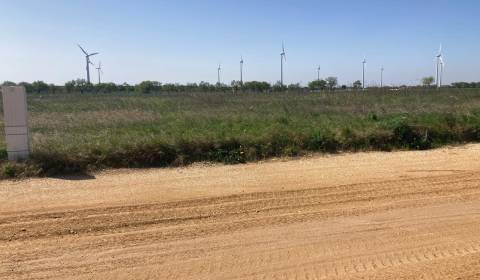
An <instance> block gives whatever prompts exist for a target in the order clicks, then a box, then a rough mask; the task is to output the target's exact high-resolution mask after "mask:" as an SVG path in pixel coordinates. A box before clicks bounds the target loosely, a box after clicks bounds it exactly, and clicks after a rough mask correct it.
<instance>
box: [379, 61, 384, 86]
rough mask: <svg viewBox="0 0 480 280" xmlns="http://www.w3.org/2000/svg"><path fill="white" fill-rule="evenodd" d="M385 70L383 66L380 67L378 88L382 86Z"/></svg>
mask: <svg viewBox="0 0 480 280" xmlns="http://www.w3.org/2000/svg"><path fill="white" fill-rule="evenodd" d="M384 70H385V68H383V66H382V68H381V69H380V88H383V71H384Z"/></svg>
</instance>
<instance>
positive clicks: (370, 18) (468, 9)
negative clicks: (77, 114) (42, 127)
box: [0, 0, 480, 85]
mask: <svg viewBox="0 0 480 280" xmlns="http://www.w3.org/2000/svg"><path fill="white" fill-rule="evenodd" d="M0 11H2V13H1V16H0V81H4V80H9V81H14V82H20V81H28V82H31V81H35V80H43V81H45V82H48V83H55V84H63V83H65V82H66V81H69V80H72V79H77V78H85V77H86V70H85V58H84V55H83V54H82V52H81V51H80V49H79V48H78V47H77V43H79V44H81V45H82V46H83V47H84V48H85V49H86V50H87V51H89V52H100V54H99V55H98V56H95V57H93V58H92V62H94V63H98V62H99V61H101V62H102V66H103V69H104V76H103V78H102V80H103V81H105V82H115V83H124V82H127V83H130V84H135V83H138V82H140V81H143V80H155V81H160V82H163V83H187V82H200V81H207V82H211V83H215V82H216V81H217V67H218V64H219V63H221V65H222V73H221V79H222V82H224V83H227V84H229V83H230V82H231V81H232V80H239V79H240V77H239V76H240V69H239V68H240V66H239V61H240V56H243V58H244V61H245V64H244V70H245V72H244V80H246V81H249V80H260V81H267V82H270V83H274V82H276V81H278V80H279V79H280V53H281V48H282V41H284V42H285V47H286V53H287V57H286V58H287V60H286V64H285V72H284V73H285V83H301V84H303V85H305V84H307V83H308V82H309V81H311V80H314V79H316V77H317V70H316V69H317V67H318V65H320V67H321V73H320V75H321V77H328V76H335V77H338V80H339V84H346V85H349V84H351V83H353V82H354V81H355V80H361V79H362V61H363V57H364V56H365V57H366V59H367V65H366V84H367V85H376V84H379V83H380V69H381V67H382V66H383V67H384V68H385V71H384V83H385V84H389V85H402V84H408V85H410V84H418V83H420V80H421V79H422V77H425V76H434V74H435V62H434V59H435V56H436V54H437V52H438V49H439V45H440V44H442V45H443V53H444V60H445V74H444V81H445V82H446V83H450V82H455V81H480V53H479V52H480V17H479V16H478V12H479V11H480V1H478V0H456V1H453V0H436V1H430V0H364V1H358V0H343V1H342V0H338V1H322V0H296V1H294V0H292V1H286V0H285V1H283V0H271V1H270V0H222V1H220V0H219V1H213V0H202V1H198V0H190V1H188V0H175V1H171V0H170V1H163V0H156V1H153V0H152V1H147V0H137V1H117V0H15V1H12V0H0ZM91 71H92V72H93V73H92V76H93V78H92V81H97V78H96V77H97V75H96V72H94V71H96V70H94V69H91Z"/></svg>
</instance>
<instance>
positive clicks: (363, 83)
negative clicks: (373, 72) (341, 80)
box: [362, 56, 367, 90]
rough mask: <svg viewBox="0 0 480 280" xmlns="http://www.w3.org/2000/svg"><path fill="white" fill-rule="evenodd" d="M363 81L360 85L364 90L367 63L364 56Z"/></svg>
mask: <svg viewBox="0 0 480 280" xmlns="http://www.w3.org/2000/svg"><path fill="white" fill-rule="evenodd" d="M362 64H363V82H362V87H363V90H365V64H367V58H366V57H365V56H364V57H363V62H362Z"/></svg>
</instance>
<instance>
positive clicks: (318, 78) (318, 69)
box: [317, 65, 320, 81]
mask: <svg viewBox="0 0 480 280" xmlns="http://www.w3.org/2000/svg"><path fill="white" fill-rule="evenodd" d="M317 81H320V65H318V68H317Z"/></svg>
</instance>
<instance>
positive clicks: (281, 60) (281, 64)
mask: <svg viewBox="0 0 480 280" xmlns="http://www.w3.org/2000/svg"><path fill="white" fill-rule="evenodd" d="M284 61H285V62H287V54H286V53H285V44H284V43H283V42H282V53H281V54H280V85H281V86H282V87H283V62H284Z"/></svg>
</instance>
